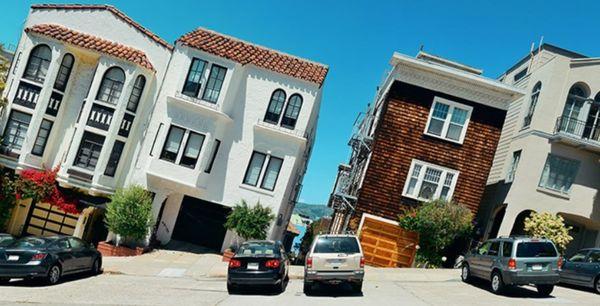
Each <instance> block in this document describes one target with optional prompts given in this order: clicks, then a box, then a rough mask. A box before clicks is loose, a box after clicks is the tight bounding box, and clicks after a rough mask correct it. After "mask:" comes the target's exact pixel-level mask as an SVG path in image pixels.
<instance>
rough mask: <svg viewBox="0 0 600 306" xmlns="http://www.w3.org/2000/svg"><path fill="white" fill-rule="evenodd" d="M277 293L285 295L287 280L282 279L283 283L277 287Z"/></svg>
mask: <svg viewBox="0 0 600 306" xmlns="http://www.w3.org/2000/svg"><path fill="white" fill-rule="evenodd" d="M275 292H276V293H284V292H285V278H282V279H281V282H279V284H277V285H276V286H275Z"/></svg>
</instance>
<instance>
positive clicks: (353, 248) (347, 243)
mask: <svg viewBox="0 0 600 306" xmlns="http://www.w3.org/2000/svg"><path fill="white" fill-rule="evenodd" d="M314 252H315V253H345V254H356V253H360V248H359V246H358V242H357V241H356V239H355V238H352V237H321V238H319V240H318V241H317V244H316V245H315V249H314Z"/></svg>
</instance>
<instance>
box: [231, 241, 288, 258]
mask: <svg viewBox="0 0 600 306" xmlns="http://www.w3.org/2000/svg"><path fill="white" fill-rule="evenodd" d="M279 253H280V252H279V248H277V246H276V245H275V244H273V243H269V242H250V243H244V244H242V246H241V247H240V249H239V250H238V251H237V255H242V256H272V255H280V254H279Z"/></svg>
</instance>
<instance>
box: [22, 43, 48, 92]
mask: <svg viewBox="0 0 600 306" xmlns="http://www.w3.org/2000/svg"><path fill="white" fill-rule="evenodd" d="M51 60H52V51H51V50H50V47H48V46H46V45H38V46H36V47H35V48H33V50H31V54H30V55H29V60H28V61H27V66H26V67H25V73H24V75H23V77H24V78H26V79H28V80H32V81H35V82H39V83H44V79H45V78H46V74H47V73H48V67H49V66H50V61H51Z"/></svg>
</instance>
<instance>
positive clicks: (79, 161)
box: [74, 132, 104, 170]
mask: <svg viewBox="0 0 600 306" xmlns="http://www.w3.org/2000/svg"><path fill="white" fill-rule="evenodd" d="M103 144H104V136H100V135H96V134H93V133H90V132H85V133H83V137H82V138H81V144H80V145H79V150H78V151H77V156H76V157H75V162H74V165H75V166H77V167H81V168H84V169H88V170H94V169H95V168H96V164H97V163H98V157H99V156H100V152H101V151H102V145H103Z"/></svg>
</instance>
